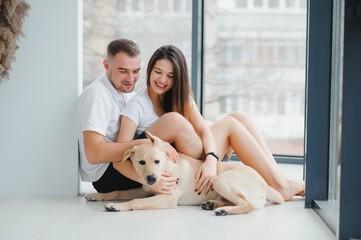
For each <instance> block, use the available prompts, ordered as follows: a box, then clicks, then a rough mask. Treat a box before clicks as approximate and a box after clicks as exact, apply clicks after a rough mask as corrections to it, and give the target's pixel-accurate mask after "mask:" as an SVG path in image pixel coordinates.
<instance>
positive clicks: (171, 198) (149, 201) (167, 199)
mask: <svg viewBox="0 0 361 240" xmlns="http://www.w3.org/2000/svg"><path fill="white" fill-rule="evenodd" d="M176 206H177V197H176V196H175V195H165V194H159V195H155V196H153V197H149V198H140V199H134V200H131V201H128V202H124V203H108V204H105V210H107V211H110V212H118V211H131V210H150V209H164V208H175V207H176Z"/></svg>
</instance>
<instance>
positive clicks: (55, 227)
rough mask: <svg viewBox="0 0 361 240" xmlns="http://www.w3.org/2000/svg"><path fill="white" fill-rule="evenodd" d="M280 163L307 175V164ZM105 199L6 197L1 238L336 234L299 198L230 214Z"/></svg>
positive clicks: (227, 238)
mask: <svg viewBox="0 0 361 240" xmlns="http://www.w3.org/2000/svg"><path fill="white" fill-rule="evenodd" d="M280 166H281V167H282V169H283V170H284V172H285V173H286V174H288V175H289V176H292V177H294V178H295V177H297V178H302V166H299V165H284V164H281V165H280ZM82 191H83V192H84V191H89V186H86V185H85V186H83V188H82ZM103 204H104V203H103V202H87V201H86V200H85V199H84V198H83V197H74V198H27V199H22V198H0V239H1V240H2V239H4V240H5V239H6V240H11V239H27V240H28V239H30V240H31V239H36V240H41V239H51V240H53V239H79V240H80V239H87V240H92V239H102V240H103V239H117V240H118V239H125V240H132V239H146V240H153V239H156V240H158V239H167V240H174V239H180V240H183V239H184V240H192V239H197V240H202V239H207V240H213V239H217V240H220V239H222V240H223V239H224V240H232V239H247V240H248V239H252V240H253V239H255V240H256V239H277V240H279V239H287V240H288V239H292V240H297V239H317V240H322V239H336V238H335V236H334V235H333V234H332V232H331V231H330V230H329V229H328V227H327V226H326V225H325V224H324V223H323V222H322V220H320V218H319V217H318V216H317V215H316V214H315V213H314V212H313V210H310V209H305V208H304V202H303V198H299V197H297V198H294V199H293V200H292V201H289V202H286V203H284V204H282V205H272V204H268V205H267V206H266V207H265V208H263V209H260V210H256V211H253V212H251V213H248V214H244V215H238V216H224V217H219V216H215V215H214V213H213V212H212V211H204V210H202V209H200V207H195V206H192V207H190V206H187V207H178V208H177V209H169V210H147V211H130V212H116V213H114V212H105V211H104V210H103Z"/></svg>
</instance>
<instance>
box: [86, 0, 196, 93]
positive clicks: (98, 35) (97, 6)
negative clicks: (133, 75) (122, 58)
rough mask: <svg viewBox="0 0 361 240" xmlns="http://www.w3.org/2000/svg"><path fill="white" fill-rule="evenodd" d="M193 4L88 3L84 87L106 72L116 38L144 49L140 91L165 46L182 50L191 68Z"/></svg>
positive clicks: (170, 0)
mask: <svg viewBox="0 0 361 240" xmlns="http://www.w3.org/2000/svg"><path fill="white" fill-rule="evenodd" d="M191 3H192V1H191V0H186V1H180V0H158V1H155V0H146V1H145V0H131V1H130V0H116V1H111V2H109V1H106V0H99V1H91V0H84V1H83V7H84V19H83V22H84V26H83V36H84V37H83V38H84V39H83V44H84V57H83V59H84V66H83V69H84V73H83V75H84V84H83V86H84V87H86V86H88V85H89V84H90V83H91V82H92V81H94V80H95V79H96V78H97V76H98V75H100V73H101V72H103V65H102V61H103V58H104V56H105V51H106V47H107V44H108V43H109V42H110V41H111V40H113V39H116V38H130V39H132V40H134V41H136V42H137V43H138V44H139V46H140V48H141V53H142V66H141V67H142V70H141V76H140V78H139V82H138V83H137V87H136V90H138V89H139V88H140V87H141V86H144V84H145V72H146V67H147V62H148V59H149V58H150V56H151V54H153V52H154V51H155V50H156V49H157V48H158V47H160V46H161V45H164V44H174V45H176V46H177V47H179V48H180V49H181V50H182V51H183V53H184V55H185V56H186V58H187V62H188V66H189V67H190V66H191V49H192V47H191V44H192V40H191V39H192V36H191V35H192V11H191V9H192V4H191ZM183 9H184V10H183ZM186 11H187V12H186ZM159 12H161V14H160V13H159ZM154 13H157V14H154Z"/></svg>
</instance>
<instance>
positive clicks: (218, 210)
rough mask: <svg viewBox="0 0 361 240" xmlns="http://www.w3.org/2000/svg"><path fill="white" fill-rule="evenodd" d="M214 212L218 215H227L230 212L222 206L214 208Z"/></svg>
mask: <svg viewBox="0 0 361 240" xmlns="http://www.w3.org/2000/svg"><path fill="white" fill-rule="evenodd" d="M214 213H215V214H216V215H217V216H226V215H228V214H229V212H228V211H227V210H225V209H222V208H217V209H216V210H214Z"/></svg>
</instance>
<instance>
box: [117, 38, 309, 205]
mask: <svg viewBox="0 0 361 240" xmlns="http://www.w3.org/2000/svg"><path fill="white" fill-rule="evenodd" d="M191 94H192V93H191V89H190V85H189V79H188V71H187V64H186V60H185V57H184V55H183V53H182V52H181V51H180V50H179V49H178V48H177V47H175V46H172V45H168V46H162V47H160V48H158V49H157V50H156V51H155V52H154V54H153V56H152V57H151V59H150V61H149V64H148V68H147V87H146V88H145V89H143V90H142V91H141V92H139V93H138V94H137V96H135V97H134V98H133V99H132V100H130V101H129V102H128V103H127V105H126V107H125V109H124V111H123V113H122V115H123V117H122V120H121V129H120V131H119V132H120V134H119V136H118V140H117V141H119V142H123V141H129V140H132V139H133V138H134V136H138V135H140V134H142V132H143V131H144V130H145V129H146V128H147V127H149V126H150V125H151V124H152V123H153V122H154V121H156V120H157V119H158V118H159V116H162V115H163V114H165V113H168V112H178V113H179V114H181V115H183V116H184V117H185V118H186V119H187V120H188V121H189V122H190V123H191V124H192V126H193V127H194V130H195V131H196V133H197V135H198V136H199V137H200V139H201V141H202V143H203V154H202V156H193V157H195V158H198V159H205V161H204V163H203V164H202V166H201V168H200V170H199V171H198V174H197V177H196V182H197V184H196V189H195V191H197V192H198V194H201V193H202V192H204V193H205V194H207V193H208V191H209V190H210V189H211V187H212V185H211V183H210V180H211V179H212V178H213V177H214V176H215V175H216V174H217V173H216V163H217V160H218V159H219V157H218V156H220V157H221V158H223V157H224V156H226V155H228V156H229V154H230V153H231V152H232V151H234V152H235V153H236V155H237V156H238V157H239V158H240V159H242V162H243V163H244V164H246V165H248V166H250V167H252V168H254V169H255V170H256V171H257V172H258V173H259V174H260V175H261V176H262V177H263V178H264V179H265V180H266V182H267V183H268V184H269V185H270V186H272V187H273V188H275V189H276V190H278V191H279V192H280V193H281V194H282V196H283V197H284V199H285V200H289V199H291V198H292V197H293V196H295V195H303V193H304V182H303V181H293V180H289V179H288V178H287V177H286V176H285V175H284V174H283V173H282V172H281V171H280V169H279V167H278V165H277V163H276V161H275V159H274V158H273V155H272V153H271V152H270V150H269V149H268V147H267V145H266V143H265V141H264V140H263V139H262V137H261V135H260V134H259V132H258V130H257V129H256V128H255V127H254V124H253V122H252V121H251V120H250V119H249V118H248V117H247V116H246V115H245V114H242V113H239V112H235V113H232V114H230V115H229V116H227V117H225V118H223V119H221V120H219V121H217V122H215V123H214V124H213V125H212V126H211V127H208V126H207V124H206V122H205V120H204V119H203V117H202V115H201V114H200V112H199V110H198V108H197V106H196V104H195V102H194V101H193V99H192V97H191Z"/></svg>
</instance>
